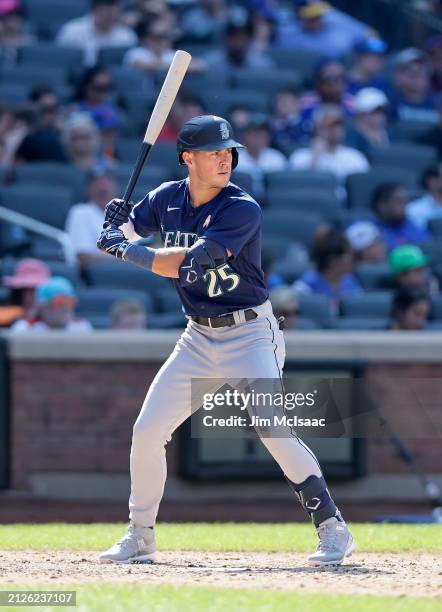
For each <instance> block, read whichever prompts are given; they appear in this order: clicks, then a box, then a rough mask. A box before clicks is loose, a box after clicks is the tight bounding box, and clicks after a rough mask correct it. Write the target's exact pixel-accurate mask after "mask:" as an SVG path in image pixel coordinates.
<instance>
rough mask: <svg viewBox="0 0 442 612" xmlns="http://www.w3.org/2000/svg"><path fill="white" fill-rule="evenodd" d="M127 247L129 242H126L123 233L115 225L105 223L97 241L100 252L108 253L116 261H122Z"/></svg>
mask: <svg viewBox="0 0 442 612" xmlns="http://www.w3.org/2000/svg"><path fill="white" fill-rule="evenodd" d="M129 246H130V242H129V241H128V240H126V238H125V236H124V234H123V232H122V231H121V230H120V229H119V228H118V227H117V226H116V225H113V224H112V223H109V222H106V221H105V222H104V225H103V231H102V232H101V234H100V236H99V237H98V240H97V247H98V248H99V249H100V251H104V252H105V253H109V255H113V256H114V257H116V258H117V259H123V258H124V253H125V252H126V251H127V249H128V248H129Z"/></svg>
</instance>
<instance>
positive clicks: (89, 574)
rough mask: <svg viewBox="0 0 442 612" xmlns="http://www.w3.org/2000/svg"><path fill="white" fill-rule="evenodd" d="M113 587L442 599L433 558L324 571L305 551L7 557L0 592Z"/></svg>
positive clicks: (440, 574)
mask: <svg viewBox="0 0 442 612" xmlns="http://www.w3.org/2000/svg"><path fill="white" fill-rule="evenodd" d="M106 582H108V583H111V582H112V583H131V584H140V585H141V584H159V583H168V584H173V585H178V584H190V585H210V586H217V587H232V588H249V589H272V590H284V591H290V590H297V591H298V590H302V591H305V592H307V591H309V592H328V593H343V594H370V595H373V594H376V595H396V596H398V595H399V596H402V597H417V596H427V597H428V596H432V597H436V596H442V568H441V565H440V558H438V556H437V555H433V554H416V553H408V554H377V553H355V554H354V555H353V556H352V557H350V558H348V559H347V560H346V562H345V564H343V565H342V566H340V567H331V568H319V569H318V568H311V567H309V566H308V565H307V564H306V557H305V555H301V554H299V553H214V552H210V553H209V552H206V553H201V552H196V551H181V552H176V551H161V552H160V553H159V562H158V563H155V564H138V565H134V564H132V565H130V566H128V565H104V564H100V563H99V562H98V560H97V553H94V552H90V551H87V552H75V553H74V552H72V551H48V552H41V551H38V552H37V551H2V552H0V587H4V586H8V585H9V586H11V585H15V586H18V587H19V586H20V585H30V584H51V585H54V586H56V585H57V586H60V585H69V584H73V583H75V584H78V583H82V584H87V583H100V584H103V583H106Z"/></svg>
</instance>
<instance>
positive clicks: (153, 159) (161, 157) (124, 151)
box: [117, 138, 178, 176]
mask: <svg viewBox="0 0 442 612" xmlns="http://www.w3.org/2000/svg"><path fill="white" fill-rule="evenodd" d="M140 146H141V142H140V140H138V139H135V138H120V139H119V140H118V141H117V154H118V158H119V159H120V160H121V161H122V162H128V163H135V160H136V159H137V156H138V153H139V150H140ZM148 166H152V167H157V168H160V169H161V170H162V171H163V173H164V174H165V175H166V174H167V175H168V176H171V175H173V174H174V171H175V170H176V167H177V166H178V156H177V152H176V146H175V144H174V143H169V142H161V141H160V142H156V143H155V146H154V147H153V149H152V153H151V155H150V157H149V164H148Z"/></svg>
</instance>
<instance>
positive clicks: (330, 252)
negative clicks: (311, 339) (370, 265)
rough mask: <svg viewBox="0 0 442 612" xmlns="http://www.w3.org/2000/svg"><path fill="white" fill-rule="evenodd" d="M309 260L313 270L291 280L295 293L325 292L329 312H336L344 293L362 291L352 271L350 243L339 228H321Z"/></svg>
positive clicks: (352, 262) (322, 293) (317, 233)
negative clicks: (313, 266) (329, 308)
mask: <svg viewBox="0 0 442 612" xmlns="http://www.w3.org/2000/svg"><path fill="white" fill-rule="evenodd" d="M312 260H313V262H314V263H315V269H313V270H308V271H307V272H305V273H304V274H303V275H302V276H301V277H300V278H299V279H298V280H297V281H295V282H294V284H293V288H294V290H295V292H296V293H319V294H321V295H325V296H326V297H328V298H329V300H330V307H331V312H332V314H337V313H338V311H339V304H340V300H341V298H342V297H343V296H345V295H348V294H351V293H359V292H360V291H362V287H361V285H360V284H359V282H358V280H357V279H356V277H355V276H354V274H353V268H354V261H353V254H352V249H351V246H350V243H349V241H348V240H347V238H346V237H345V235H344V234H343V233H342V232H340V231H339V230H337V229H334V228H330V227H321V228H319V229H318V231H317V232H316V235H315V238H314V241H313V248H312Z"/></svg>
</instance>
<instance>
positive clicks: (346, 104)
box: [299, 57, 353, 140]
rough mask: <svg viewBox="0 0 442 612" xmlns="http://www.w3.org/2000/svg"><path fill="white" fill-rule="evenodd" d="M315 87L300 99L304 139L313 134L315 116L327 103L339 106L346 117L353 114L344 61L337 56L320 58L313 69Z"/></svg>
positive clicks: (351, 97)
mask: <svg viewBox="0 0 442 612" xmlns="http://www.w3.org/2000/svg"><path fill="white" fill-rule="evenodd" d="M313 83H314V89H313V91H310V92H308V93H306V94H305V95H304V96H301V99H300V101H299V111H300V115H301V117H300V122H301V129H302V133H303V135H304V140H305V139H308V138H310V137H311V135H312V130H313V117H314V115H315V113H316V111H317V110H318V109H319V108H321V106H323V105H325V104H332V105H333V106H338V107H339V108H340V109H341V112H342V114H343V116H344V117H350V116H352V115H353V96H352V95H351V94H349V93H347V80H346V75H345V70H344V65H343V64H342V62H341V61H340V60H338V59H336V58H330V57H328V58H327V57H325V58H322V59H320V60H319V61H318V62H317V63H316V65H315V67H314V71H313Z"/></svg>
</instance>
